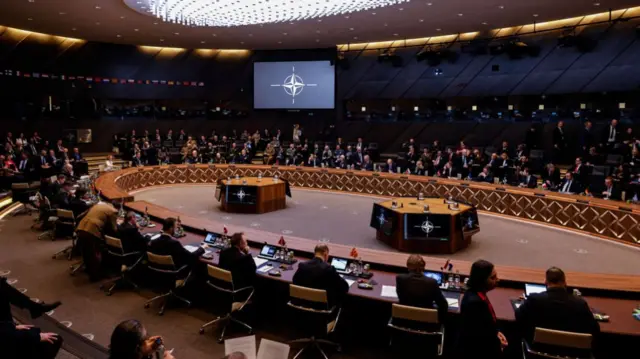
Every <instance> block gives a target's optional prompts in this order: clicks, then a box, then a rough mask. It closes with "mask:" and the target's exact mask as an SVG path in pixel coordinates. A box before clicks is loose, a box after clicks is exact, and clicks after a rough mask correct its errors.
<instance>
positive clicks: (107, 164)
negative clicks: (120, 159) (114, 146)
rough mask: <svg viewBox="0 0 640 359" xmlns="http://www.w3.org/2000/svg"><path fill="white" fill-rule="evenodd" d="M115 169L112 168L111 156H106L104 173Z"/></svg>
mask: <svg viewBox="0 0 640 359" xmlns="http://www.w3.org/2000/svg"><path fill="white" fill-rule="evenodd" d="M114 169H115V168H114V167H113V156H112V155H109V156H107V160H106V161H105V162H104V170H105V171H113V170H114Z"/></svg>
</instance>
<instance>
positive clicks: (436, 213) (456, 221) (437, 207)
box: [371, 197, 480, 254]
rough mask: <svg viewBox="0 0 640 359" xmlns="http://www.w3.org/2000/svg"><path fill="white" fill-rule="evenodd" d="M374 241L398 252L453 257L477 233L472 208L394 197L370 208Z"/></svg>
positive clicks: (434, 200) (434, 199)
mask: <svg viewBox="0 0 640 359" xmlns="http://www.w3.org/2000/svg"><path fill="white" fill-rule="evenodd" d="M371 227H373V228H375V229H376V239H377V240H379V241H382V242H384V243H386V244H387V245H389V246H391V247H393V248H395V249H397V250H399V251H401V252H411V253H425V254H452V253H455V252H457V251H459V250H461V249H464V248H466V247H468V246H469V244H470V243H471V237H472V236H473V235H474V234H476V233H478V232H479V231H480V223H479V222H478V214H477V212H476V209H475V207H473V206H471V205H468V204H463V203H458V202H455V201H451V200H445V199H442V198H424V199H417V198H415V197H412V198H397V199H392V200H389V201H384V202H381V203H375V204H374V205H373V211H372V213H371Z"/></svg>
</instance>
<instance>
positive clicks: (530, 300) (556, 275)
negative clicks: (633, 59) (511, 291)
mask: <svg viewBox="0 0 640 359" xmlns="http://www.w3.org/2000/svg"><path fill="white" fill-rule="evenodd" d="M545 284H546V286H547V291H546V292H543V293H536V294H531V295H529V296H528V297H527V299H526V300H525V301H524V303H523V304H522V305H521V306H520V307H519V308H518V309H517V310H516V323H517V324H518V326H519V327H520V328H521V330H522V334H523V336H524V338H525V339H527V340H529V342H530V340H531V339H532V338H533V333H534V331H535V328H536V327H538V328H546V329H553V330H562V331H567V332H574V333H585V334H591V335H593V336H594V337H595V336H596V335H598V334H599V333H600V325H599V324H598V322H597V321H596V320H595V319H594V318H593V313H592V312H591V309H590V308H589V305H588V304H587V302H585V301H584V299H582V298H580V297H578V296H575V295H573V294H571V293H569V291H568V290H567V283H566V278H565V275H564V272H563V271H562V269H560V268H557V267H551V268H549V269H547V273H546V278H545Z"/></svg>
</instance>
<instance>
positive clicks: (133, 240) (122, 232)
mask: <svg viewBox="0 0 640 359" xmlns="http://www.w3.org/2000/svg"><path fill="white" fill-rule="evenodd" d="M117 238H119V239H120V241H121V242H122V249H123V250H124V252H125V253H130V252H145V251H146V250H147V245H148V244H149V240H147V238H145V236H143V235H142V233H140V229H139V227H138V221H137V220H136V215H135V213H133V212H132V211H129V212H127V214H126V215H125V217H124V222H122V224H121V225H119V226H118V234H117Z"/></svg>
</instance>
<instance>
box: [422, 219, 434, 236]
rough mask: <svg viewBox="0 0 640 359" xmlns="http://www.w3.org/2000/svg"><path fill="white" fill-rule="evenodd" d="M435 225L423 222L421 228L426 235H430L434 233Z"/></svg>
mask: <svg viewBox="0 0 640 359" xmlns="http://www.w3.org/2000/svg"><path fill="white" fill-rule="evenodd" d="M433 228H434V226H433V223H431V222H429V221H424V222H422V225H421V226H420V229H422V231H423V232H424V233H426V234H429V233H431V232H432V231H433Z"/></svg>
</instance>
